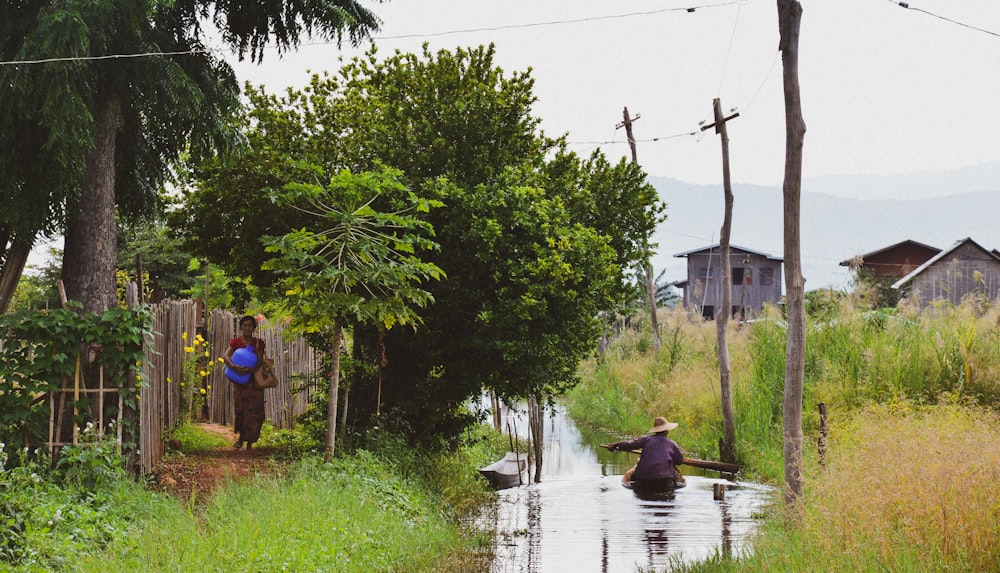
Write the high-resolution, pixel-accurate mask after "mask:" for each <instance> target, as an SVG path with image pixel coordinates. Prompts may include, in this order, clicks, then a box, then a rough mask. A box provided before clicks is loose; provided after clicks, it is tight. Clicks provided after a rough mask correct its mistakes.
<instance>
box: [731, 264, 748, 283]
mask: <svg viewBox="0 0 1000 573" xmlns="http://www.w3.org/2000/svg"><path fill="white" fill-rule="evenodd" d="M745 270H746V269H744V268H743V267H733V284H734V285H741V284H743V278H744V271H745Z"/></svg>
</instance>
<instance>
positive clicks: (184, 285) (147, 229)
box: [116, 222, 218, 308]
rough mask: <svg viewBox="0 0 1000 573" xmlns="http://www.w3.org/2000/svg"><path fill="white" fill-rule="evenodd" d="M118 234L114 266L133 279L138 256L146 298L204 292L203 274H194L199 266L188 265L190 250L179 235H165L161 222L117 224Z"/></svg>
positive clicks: (181, 295)
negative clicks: (116, 257)
mask: <svg viewBox="0 0 1000 573" xmlns="http://www.w3.org/2000/svg"><path fill="white" fill-rule="evenodd" d="M118 238H119V248H118V259H117V262H116V266H117V268H118V269H120V270H124V271H126V273H127V274H128V278H129V280H132V281H136V279H137V278H138V277H136V270H137V268H136V267H137V262H138V261H137V260H136V259H137V258H138V257H141V259H142V269H143V272H144V274H145V276H144V277H143V282H144V286H145V288H146V290H147V297H149V298H148V299H147V300H152V301H153V302H159V301H161V300H163V299H165V298H169V299H175V300H176V299H181V298H185V297H186V296H187V295H188V293H191V292H196V293H197V296H198V297H203V296H204V294H205V280H204V276H199V275H198V274H196V273H197V271H198V270H200V269H199V268H198V267H197V266H194V267H193V266H192V265H191V254H190V253H188V252H186V251H185V250H184V249H183V248H182V245H181V242H180V241H179V240H178V239H176V238H173V237H170V236H169V235H168V233H167V228H166V226H165V225H164V224H163V223H157V222H134V223H130V224H120V225H119V232H118ZM190 298H193V297H190ZM213 308H218V307H213Z"/></svg>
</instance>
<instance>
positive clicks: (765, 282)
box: [760, 268, 774, 286]
mask: <svg viewBox="0 0 1000 573" xmlns="http://www.w3.org/2000/svg"><path fill="white" fill-rule="evenodd" d="M773 284H774V269H773V268H762V269H760V286H771V285H773Z"/></svg>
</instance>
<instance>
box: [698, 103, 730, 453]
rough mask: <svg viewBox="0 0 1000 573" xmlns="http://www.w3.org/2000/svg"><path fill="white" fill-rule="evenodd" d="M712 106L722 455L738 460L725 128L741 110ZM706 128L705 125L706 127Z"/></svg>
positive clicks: (726, 138) (727, 160) (727, 133)
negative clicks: (718, 220)
mask: <svg viewBox="0 0 1000 573" xmlns="http://www.w3.org/2000/svg"><path fill="white" fill-rule="evenodd" d="M712 108H713V111H714V113H715V121H714V123H712V125H711V126H708V127H713V126H714V127H715V132H716V133H718V134H719V139H720V140H721V141H722V189H723V194H724V196H723V199H724V208H723V216H722V229H721V230H720V231H719V287H720V290H721V291H722V292H721V295H722V304H721V305H720V308H719V312H717V313H716V314H715V331H716V338H717V341H718V342H717V344H716V346H717V352H718V357H719V389H720V392H719V393H720V398H721V401H722V429H723V437H722V440H720V441H719V455H720V456H721V457H722V461H724V462H734V461H736V427H735V422H734V421H733V389H732V382H731V378H730V364H729V340H728V338H729V337H728V335H729V317H730V315H731V314H732V307H733V287H732V282H733V281H732V266H731V263H730V260H729V236H730V235H731V234H732V228H733V186H732V183H731V182H730V177H729V132H728V130H727V129H726V122H728V121H729V120H731V119H733V118H735V117H738V116H739V114H733V115H731V116H729V117H724V116H723V115H722V102H721V100H719V98H715V100H713V101H712ZM705 129H706V128H702V130H703V131H704V130H705Z"/></svg>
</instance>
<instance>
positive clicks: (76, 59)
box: [0, 50, 209, 66]
mask: <svg viewBox="0 0 1000 573" xmlns="http://www.w3.org/2000/svg"><path fill="white" fill-rule="evenodd" d="M207 53H209V52H208V50H185V51H182V52H142V53H138V54H109V55H106V56H71V57H65V58H45V59H40V60H11V61H0V66H18V65H28V64H48V63H51V62H87V61H93V60H118V59H123V58H149V57H153V56H186V55H190V54H207Z"/></svg>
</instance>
